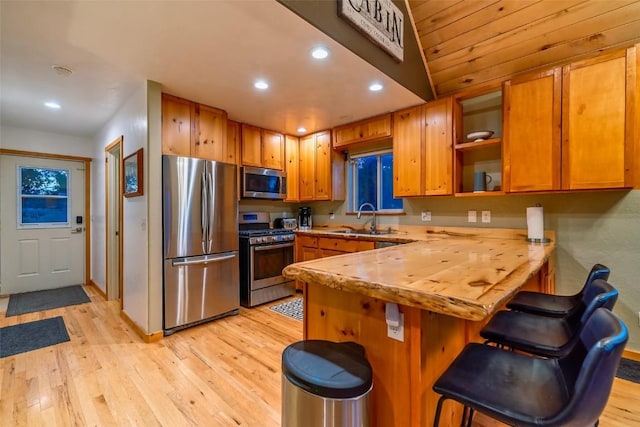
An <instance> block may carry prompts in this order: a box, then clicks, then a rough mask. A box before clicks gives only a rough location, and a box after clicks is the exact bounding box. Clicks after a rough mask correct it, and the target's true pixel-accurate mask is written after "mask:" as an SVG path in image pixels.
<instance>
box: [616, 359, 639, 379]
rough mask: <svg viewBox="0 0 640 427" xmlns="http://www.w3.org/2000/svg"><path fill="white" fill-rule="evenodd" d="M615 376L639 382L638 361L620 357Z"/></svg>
mask: <svg viewBox="0 0 640 427" xmlns="http://www.w3.org/2000/svg"><path fill="white" fill-rule="evenodd" d="M616 377H618V378H622V379H623V380H627V381H633V382H634V383H640V362H636V361H635V360H631V359H625V358H622V359H620V365H618V372H617V373H616Z"/></svg>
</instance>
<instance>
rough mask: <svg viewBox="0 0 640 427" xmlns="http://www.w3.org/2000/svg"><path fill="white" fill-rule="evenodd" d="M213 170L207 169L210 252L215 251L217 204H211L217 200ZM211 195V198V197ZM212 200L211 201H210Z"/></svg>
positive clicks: (208, 250)
mask: <svg viewBox="0 0 640 427" xmlns="http://www.w3.org/2000/svg"><path fill="white" fill-rule="evenodd" d="M212 172H213V170H211V169H209V170H207V253H208V254H210V253H211V252H213V249H212V247H211V246H212V245H213V235H212V234H213V230H214V227H213V224H212V223H211V222H212V221H213V220H214V216H213V212H215V206H211V203H213V201H214V200H215V198H216V197H215V194H213V175H212ZM209 195H210V196H211V198H209ZM209 200H211V202H210V201H209Z"/></svg>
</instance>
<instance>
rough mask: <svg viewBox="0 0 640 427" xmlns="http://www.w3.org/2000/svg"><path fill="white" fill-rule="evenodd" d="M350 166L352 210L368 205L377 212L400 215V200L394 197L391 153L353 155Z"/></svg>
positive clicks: (389, 151)
mask: <svg viewBox="0 0 640 427" xmlns="http://www.w3.org/2000/svg"><path fill="white" fill-rule="evenodd" d="M349 165H350V167H349V170H348V181H349V208H350V210H351V211H356V210H357V209H358V207H360V206H361V205H362V204H363V203H371V204H372V205H373V206H375V207H376V210H377V211H379V212H389V213H393V212H402V208H403V204H402V199H400V198H397V199H396V198H394V197H393V153H392V152H391V150H386V151H378V152H375V153H364V154H358V155H352V156H350V157H349ZM367 210H369V209H367Z"/></svg>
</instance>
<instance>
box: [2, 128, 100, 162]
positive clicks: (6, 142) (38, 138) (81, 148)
mask: <svg viewBox="0 0 640 427" xmlns="http://www.w3.org/2000/svg"><path fill="white" fill-rule="evenodd" d="M0 148H5V149H10V150H21V151H32V152H36V153H47V154H63V155H66V156H78V157H89V158H91V157H93V147H92V144H91V138H80V137H77V136H71V135H62V134H59V133H51V132H43V131H39V130H35V129H25V128H19V127H13V126H7V125H4V124H3V125H2V126H1V127H0Z"/></svg>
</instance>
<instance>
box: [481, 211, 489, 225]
mask: <svg viewBox="0 0 640 427" xmlns="http://www.w3.org/2000/svg"><path fill="white" fill-rule="evenodd" d="M482 222H485V223H489V222H491V211H482Z"/></svg>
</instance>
